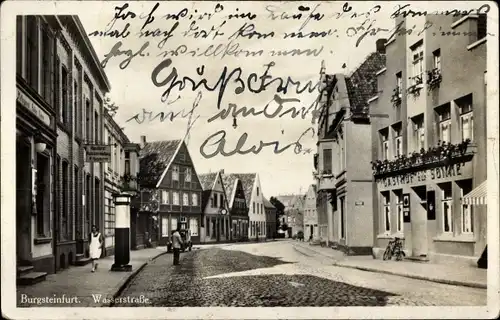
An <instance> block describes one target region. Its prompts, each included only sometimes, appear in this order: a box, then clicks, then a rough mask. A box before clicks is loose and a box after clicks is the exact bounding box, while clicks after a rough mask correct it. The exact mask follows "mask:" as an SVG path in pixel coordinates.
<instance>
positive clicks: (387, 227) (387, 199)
mask: <svg viewBox="0 0 500 320" xmlns="http://www.w3.org/2000/svg"><path fill="white" fill-rule="evenodd" d="M382 200H383V204H384V233H385V234H390V233H391V196H390V194H389V192H384V193H382Z"/></svg>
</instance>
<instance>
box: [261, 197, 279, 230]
mask: <svg viewBox="0 0 500 320" xmlns="http://www.w3.org/2000/svg"><path fill="white" fill-rule="evenodd" d="M264 211H265V212H266V237H267V238H268V239H274V238H276V214H277V209H276V207H275V206H274V205H273V204H272V203H271V202H270V201H269V200H267V198H265V197H264Z"/></svg>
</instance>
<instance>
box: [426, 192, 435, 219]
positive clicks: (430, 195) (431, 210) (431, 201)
mask: <svg viewBox="0 0 500 320" xmlns="http://www.w3.org/2000/svg"><path fill="white" fill-rule="evenodd" d="M427 220H436V192H435V191H434V190H430V191H427Z"/></svg>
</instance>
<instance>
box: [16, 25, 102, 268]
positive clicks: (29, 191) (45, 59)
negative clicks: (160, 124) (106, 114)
mask: <svg viewBox="0 0 500 320" xmlns="http://www.w3.org/2000/svg"><path fill="white" fill-rule="evenodd" d="M17 35H18V37H17V80H18V102H19V104H18V107H17V108H16V110H17V111H18V117H17V119H18V121H17V124H18V126H19V128H20V130H19V136H18V137H16V140H18V141H19V143H18V149H19V152H18V155H20V156H19V157H18V158H17V160H16V161H18V162H19V163H20V164H21V167H25V169H26V171H25V172H24V173H20V172H19V174H18V178H17V179H18V181H30V182H29V183H28V182H25V183H24V184H25V185H24V186H23V183H20V185H21V189H22V190H20V191H19V196H18V201H19V202H22V201H26V200H27V199H30V198H31V199H32V200H33V201H27V202H26V203H32V202H33V205H21V206H20V210H18V213H19V215H20V216H19V220H18V221H19V227H20V229H21V230H23V232H22V233H20V237H23V239H19V241H18V242H19V245H18V250H17V251H18V257H19V259H18V260H19V261H20V263H19V264H20V265H29V266H30V265H31V266H34V267H35V269H36V270H42V271H44V272H55V271H57V270H59V269H63V268H66V267H68V266H69V265H71V264H73V263H75V261H76V259H77V256H80V257H83V256H84V255H85V254H86V253H88V233H89V232H90V224H92V223H95V224H97V225H98V226H102V225H103V221H104V220H103V214H102V213H103V210H102V209H103V200H104V184H103V182H102V180H103V178H102V177H103V166H102V164H94V165H90V164H88V163H85V149H84V146H85V144H88V143H101V142H102V132H103V121H102V119H103V118H102V114H103V108H104V106H103V98H104V95H105V94H106V93H107V92H108V91H109V89H110V85H109V82H108V80H107V78H106V76H105V74H104V71H103V69H102V68H101V66H100V63H99V60H98V58H97V55H96V53H95V51H94V49H93V48H92V46H91V44H90V41H89V39H88V37H87V35H86V32H85V30H84V28H83V26H82V24H81V22H80V20H79V19H78V17H76V16H18V17H17ZM42 144H44V145H45V146H44V148H42ZM42 149H44V150H42ZM24 155H26V156H27V157H25V156H24ZM30 155H31V156H30ZM27 159H31V160H32V161H33V164H34V166H32V163H30V161H28V160H27ZM32 169H35V170H36V171H35V170H32ZM31 181H33V185H32V186H31ZM37 186H38V189H39V190H40V191H41V192H37ZM35 208H36V209H35ZM30 213H31V214H32V215H29V216H27V215H26V214H30ZM30 219H31V220H35V224H34V225H35V226H36V227H35V229H34V230H31V225H32V223H31V224H30V223H29V221H30ZM26 222H28V223H26ZM21 234H22V235H23V236H21ZM26 236H27V237H26Z"/></svg>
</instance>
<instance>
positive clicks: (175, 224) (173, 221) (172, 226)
mask: <svg viewBox="0 0 500 320" xmlns="http://www.w3.org/2000/svg"><path fill="white" fill-rule="evenodd" d="M170 228H171V229H172V231H174V230H177V218H172V221H171V223H170Z"/></svg>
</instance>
